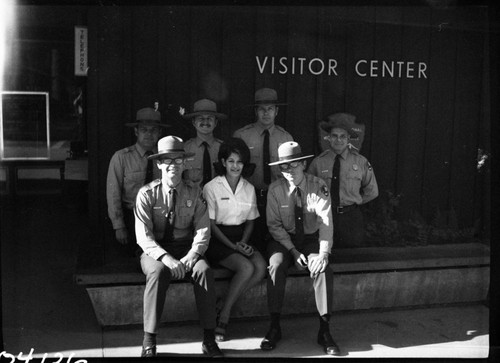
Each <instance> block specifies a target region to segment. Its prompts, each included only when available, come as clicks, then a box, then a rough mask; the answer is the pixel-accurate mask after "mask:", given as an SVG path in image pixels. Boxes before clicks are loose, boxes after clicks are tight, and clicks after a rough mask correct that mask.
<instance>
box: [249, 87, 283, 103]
mask: <svg viewBox="0 0 500 363" xmlns="http://www.w3.org/2000/svg"><path fill="white" fill-rule="evenodd" d="M254 105H255V106H260V105H277V106H285V105H286V103H284V102H281V101H279V100H278V93H277V92H276V90H274V89H272V88H261V89H258V90H257V91H255V104H254Z"/></svg>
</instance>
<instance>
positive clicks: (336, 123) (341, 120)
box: [319, 113, 360, 138]
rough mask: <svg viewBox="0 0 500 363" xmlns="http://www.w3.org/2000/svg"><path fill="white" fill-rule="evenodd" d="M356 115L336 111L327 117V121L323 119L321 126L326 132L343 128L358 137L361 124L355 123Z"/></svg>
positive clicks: (352, 135) (353, 136)
mask: <svg viewBox="0 0 500 363" xmlns="http://www.w3.org/2000/svg"><path fill="white" fill-rule="evenodd" d="M354 121H356V117H355V116H354V115H351V114H348V113H335V114H333V115H330V116H328V117H327V118H326V120H325V121H321V122H320V124H319V127H321V129H322V130H323V131H325V132H326V133H328V134H329V133H330V131H332V129H337V128H338V129H343V130H345V131H347V133H348V134H349V135H350V136H351V137H352V138H357V137H358V136H359V135H358V133H357V131H356V130H360V125H359V124H356V123H354Z"/></svg>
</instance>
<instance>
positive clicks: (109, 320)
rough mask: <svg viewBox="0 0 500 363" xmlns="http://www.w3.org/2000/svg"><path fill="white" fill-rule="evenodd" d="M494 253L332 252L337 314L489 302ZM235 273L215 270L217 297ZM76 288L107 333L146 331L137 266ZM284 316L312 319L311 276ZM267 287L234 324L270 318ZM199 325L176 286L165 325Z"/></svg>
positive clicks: (296, 279) (289, 299)
mask: <svg viewBox="0 0 500 363" xmlns="http://www.w3.org/2000/svg"><path fill="white" fill-rule="evenodd" d="M489 265H490V250H489V247H488V246H486V245H483V244H479V243H469V244H453V245H431V246H422V247H369V248H356V249H341V250H335V251H334V263H333V264H332V265H331V266H332V268H333V271H334V304H333V307H332V309H333V311H342V310H358V309H372V308H392V307H408V306H419V305H433V304H445V303H465V302H480V301H485V300H486V299H487V295H488V291H489V276H490V270H489ZM231 275H232V274H231V272H230V271H228V270H225V269H215V278H216V293H217V296H223V295H224V293H225V290H226V289H227V285H228V280H229V279H230V277H231ZM75 282H76V283H77V284H78V285H81V286H84V287H85V288H86V290H87V292H88V295H89V297H90V300H91V302H92V305H93V308H94V311H95V313H96V317H97V320H98V322H99V324H100V325H102V326H119V325H131V324H132V325H135V324H142V309H143V307H142V306H143V302H142V301H143V293H144V284H145V276H144V275H143V273H142V272H141V271H140V267H139V264H138V262H137V261H132V262H131V261H128V262H125V263H121V264H115V265H108V266H102V267H98V268H92V269H88V270H85V269H81V270H80V271H78V273H77V274H76V275H75ZM285 294H286V295H285V304H284V306H283V314H285V315H293V314H305V313H314V312H315V311H316V305H315V301H314V292H313V288H312V284H311V281H310V278H309V276H308V275H307V273H304V272H302V271H298V270H296V269H295V268H292V269H291V271H290V277H289V279H288V282H287V288H286V293H285ZM267 315H268V312H267V298H266V282H265V281H262V283H260V284H259V285H258V286H256V287H255V288H253V289H251V290H250V291H248V292H247V293H246V294H244V296H242V297H241V298H240V299H239V300H238V302H237V303H236V304H235V306H234V307H233V311H232V317H234V318H249V317H265V316H267ZM197 319H198V314H197V311H196V305H195V302H194V294H193V290H192V286H191V284H189V283H186V282H184V281H176V282H174V283H172V284H171V286H170V288H169V291H168V293H167V300H166V304H165V310H164V312H163V315H162V322H167V323H168V322H179V321H194V320H197Z"/></svg>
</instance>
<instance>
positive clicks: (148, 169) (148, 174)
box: [144, 150, 153, 184]
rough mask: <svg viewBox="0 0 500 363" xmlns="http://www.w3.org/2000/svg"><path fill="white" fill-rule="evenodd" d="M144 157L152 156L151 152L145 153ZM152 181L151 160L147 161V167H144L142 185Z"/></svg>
mask: <svg viewBox="0 0 500 363" xmlns="http://www.w3.org/2000/svg"><path fill="white" fill-rule="evenodd" d="M145 155H146V157H148V156H150V155H153V152H152V151H151V150H148V151H146V153H145ZM152 181H153V159H148V166H147V167H146V177H145V178H144V184H147V183H151V182H152Z"/></svg>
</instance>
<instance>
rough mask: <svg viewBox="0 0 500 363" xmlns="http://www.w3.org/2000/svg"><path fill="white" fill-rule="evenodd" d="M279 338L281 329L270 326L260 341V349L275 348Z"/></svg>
mask: <svg viewBox="0 0 500 363" xmlns="http://www.w3.org/2000/svg"><path fill="white" fill-rule="evenodd" d="M280 340H281V329H278V328H271V329H269V331H268V332H267V334H266V336H265V337H264V339H263V340H262V342H261V343H260V349H262V350H273V349H274V348H276V343H278V342H279V341H280Z"/></svg>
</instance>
